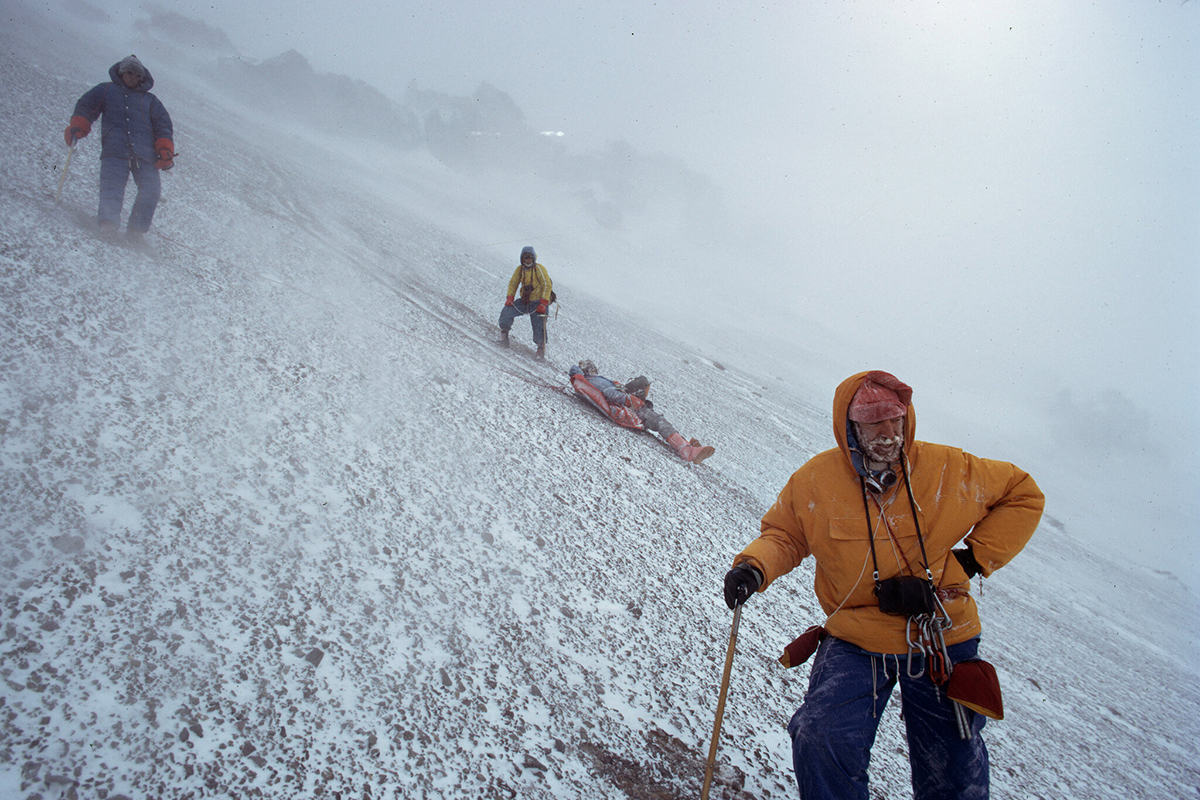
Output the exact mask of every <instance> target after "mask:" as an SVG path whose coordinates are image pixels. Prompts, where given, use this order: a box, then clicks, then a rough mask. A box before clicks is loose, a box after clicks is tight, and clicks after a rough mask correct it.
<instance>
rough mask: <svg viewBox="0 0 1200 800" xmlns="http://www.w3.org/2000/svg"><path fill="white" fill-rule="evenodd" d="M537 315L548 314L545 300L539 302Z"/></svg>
mask: <svg viewBox="0 0 1200 800" xmlns="http://www.w3.org/2000/svg"><path fill="white" fill-rule="evenodd" d="M537 313H539V314H545V313H546V301H545V300H538V307H537Z"/></svg>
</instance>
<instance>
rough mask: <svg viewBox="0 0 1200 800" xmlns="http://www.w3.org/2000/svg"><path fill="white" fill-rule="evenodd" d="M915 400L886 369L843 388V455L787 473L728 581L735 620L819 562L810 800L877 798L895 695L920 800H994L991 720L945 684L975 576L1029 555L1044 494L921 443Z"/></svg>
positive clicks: (991, 467)
mask: <svg viewBox="0 0 1200 800" xmlns="http://www.w3.org/2000/svg"><path fill="white" fill-rule="evenodd" d="M911 399H912V389H911V388H910V387H908V386H907V385H905V384H904V383H902V382H901V381H900V380H898V379H897V378H896V377H895V376H893V375H890V374H889V373H886V372H881V371H874V372H863V373H859V374H857V375H853V376H851V377H850V378H847V379H846V380H845V381H843V382H842V383H841V385H840V386H838V388H837V391H836V393H835V396H834V401H833V432H834V438H835V439H836V440H837V444H838V446H837V448H835V449H832V450H827V451H825V452H824V453H820V454H818V455H816V456H814V457H813V458H812V459H810V460H809V461H808V463H806V464H805V465H804V466H802V467H801V468H800V469H799V470H797V471H796V472H795V474H793V475H792V477H791V478H790V479H789V480H788V482H787V485H786V486H784V488H783V491H781V492H780V493H779V498H778V499H777V500H776V501H775V504H774V505H772V506H771V508H770V509H769V510H768V511H767V513H766V514H765V515H764V516H763V518H762V524H761V533H760V535H759V537H758V538H757V539H756V540H755V541H753V542H751V543H750V545H749V546H747V547H746V548H745V549H744V550H743V551H742V552H741V553H740V554H738V555H737V556H736V557H735V558H734V562H733V564H734V565H733V569H731V570H730V571H729V572H728V573H727V574H726V576H725V587H724V588H725V601H726V603H727V604H728V605H729V607H730V608H731V609H732V608H735V607H736V606H737V605H740V604H741V603H744V602H745V601H746V600H747V599H748V598H749V597H750V596H751V595H752V594H753V593H754V592H755V591H759V592H761V591H764V590H765V589H766V588H767V587H768V586H770V585H771V584H772V583H773V582H774V581H775V580H776V579H778V578H779V577H780V576H781V575H784V574H785V573H787V572H789V571H791V570H792V569H795V568H796V567H797V566H798V565H799V564H800V563H801V562H802V561H803V560H804V559H805V558H807V557H809V556H812V557H813V559H814V560H815V562H816V578H815V585H814V589H815V591H816V595H817V599H818V601H819V602H820V604H821V608H822V609H823V610H824V612H825V614H826V615H827V619H826V620H825V623H824V625H823V626H821V627H816V626H814V628H813V629H810V632H811V633H812V638H811V645H815V646H816V650H815V652H816V657H815V660H814V662H813V665H812V671H811V673H810V677H809V686H808V691H807V692H806V694H805V697H804V701H803V703H802V704H801V706H800V708H799V709H798V710H797V711H796V713H795V715H794V716H793V717H792V719H791V722H790V723H789V725H788V732H789V733H790V734H791V736H792V757H793V767H794V769H795V772H796V781H797V784H798V785H799V788H800V797H801V798H803V799H804V800H812V799H813V798H837V800H849V799H851V798H861V799H862V800H867V798H868V793H867V765H868V763H869V760H870V751H871V746H872V745H873V743H874V740H875V732H876V730H877V728H878V725H879V715H880V713H881V712H882V710H883V709H882V706H884V705H886V703H887V701H888V698H889V697H890V695H891V692H892V690H893V689H894V688H895V686H896V684H897V682H898V683H899V684H900V689H901V707H902V709H903V718H904V723H905V730H906V733H907V739H908V746H909V764H910V766H911V768H912V783H913V793H914V797H915V798H916V799H917V800H932V798H967V797H969V798H986V797H987V796H988V785H989V775H988V756H987V749H986V747H985V745H984V742H983V739H982V737H981V736H980V735H979V734H980V731H981V730H982V728H983V723H984V717H983V715H981V714H978V713H976V712H974V711H969V710H966V709H965V708H964V707H963V706H960V705H958V704H957V703H955V702H954V701H952V700H950V699H949V697H948V695H947V685H948V680H949V675H950V673H952V672H953V666H954V665H955V664H960V663H963V662H976V659H977V648H978V644H979V634H980V622H979V614H978V611H977V609H976V605H975V601H974V599H973V598H972V597H971V592H970V590H971V582H970V579H971V577H973V576H974V575H976V574H980V575H983V576H984V577H988V576H990V575H991V574H992V573H993V572H995V571H996V570H997V569H999V568H1000V567H1002V566H1004V565H1005V564H1007V563H1008V562H1009V561H1010V560H1011V559H1012V558H1013V557H1014V556H1015V555H1016V554H1017V553H1018V552H1020V551H1021V549H1022V548H1023V547H1024V546H1025V544H1026V543H1027V542H1028V541H1029V539H1030V537H1031V536H1032V535H1033V532H1034V530H1035V529H1036V528H1037V525H1038V521H1039V520H1040V519H1041V515H1042V508H1043V506H1044V504H1045V497H1044V496H1043V494H1042V492H1041V490H1040V489H1039V488H1038V486H1037V484H1036V483H1034V481H1033V479H1032V478H1031V477H1030V476H1029V475H1028V474H1026V473H1025V472H1024V471H1022V470H1021V469H1019V468H1017V467H1016V466H1014V465H1012V464H1008V463H1005V462H1002V461H993V460H989V459H985V458H979V457H977V456H974V455H971V454H969V453H965V452H963V451H962V450H960V449H958V448H954V447H948V446H946V445H940V444H931V443H929V442H919V441H917V440H916V414H915V412H914V410H913V406H912V402H911ZM960 542H962V543H964V544H965V547H963V548H960V549H955V547H956V545H958V544H959V543H960ZM802 638H804V637H802ZM798 641H799V640H798ZM818 642H819V645H818V644H817V643H818ZM810 649H811V648H810ZM804 657H807V654H805V655H801V658H804ZM976 663H978V662H976ZM983 663H986V662H983ZM793 666H794V664H793ZM962 674H967V670H966V669H964V670H962ZM997 691H998V687H997Z"/></svg>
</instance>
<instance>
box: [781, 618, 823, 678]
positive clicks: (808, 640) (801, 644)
mask: <svg viewBox="0 0 1200 800" xmlns="http://www.w3.org/2000/svg"><path fill="white" fill-rule="evenodd" d="M828 635H829V631H827V630H825V628H824V627H822V626H820V625H813V626H812V627H811V628H809V629H808V630H806V631H805V632H804V633H802V634H800V635H799V636H797V637H796V638H795V639H794V640H793V641H792V643H791V644H789V645H788V646H787V647H785V648H783V655H781V656H780V657H779V663H780V664H783V666H784V667H785V668H787V669H791V668H792V667H798V666H800V665H801V664H803V663H804V662H805V661H808V660H809V659H810V658H812V654H813V653H815V652H817V648H818V647H819V646H820V645H821V642H822V641H824V640H825V637H826V636H828Z"/></svg>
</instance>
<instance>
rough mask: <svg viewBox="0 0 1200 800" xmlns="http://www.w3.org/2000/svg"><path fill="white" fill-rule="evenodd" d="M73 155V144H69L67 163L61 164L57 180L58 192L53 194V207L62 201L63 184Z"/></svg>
mask: <svg viewBox="0 0 1200 800" xmlns="http://www.w3.org/2000/svg"><path fill="white" fill-rule="evenodd" d="M73 155H75V143H74V142H71V149H70V150H68V151H67V161H66V163H65V164H63V168H62V175H60V176H59V178H58V191H57V192H55V194H54V204H55V205H58V203H59V201H60V200H62V190H63V184H64V183H66V181H67V170H68V169H69V168H70V166H71V156H73Z"/></svg>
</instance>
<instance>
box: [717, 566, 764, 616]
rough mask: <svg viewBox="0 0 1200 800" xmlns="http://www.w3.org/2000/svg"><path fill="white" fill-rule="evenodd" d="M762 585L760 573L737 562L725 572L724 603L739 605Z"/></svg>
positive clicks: (731, 606)
mask: <svg viewBox="0 0 1200 800" xmlns="http://www.w3.org/2000/svg"><path fill="white" fill-rule="evenodd" d="M761 585H762V574H761V573H759V571H758V570H756V569H755V568H754V567H750V566H747V565H745V564H739V565H738V566H736V567H734V568H733V569H731V570H729V572H726V573H725V605H727V606H729V607H730V608H734V607H736V606H740V605H741V604H742V603H744V602H746V601H747V600H749V599H750V595H752V594H754V593H755V592H756V591H757V590H758V587H759V586H761Z"/></svg>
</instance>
